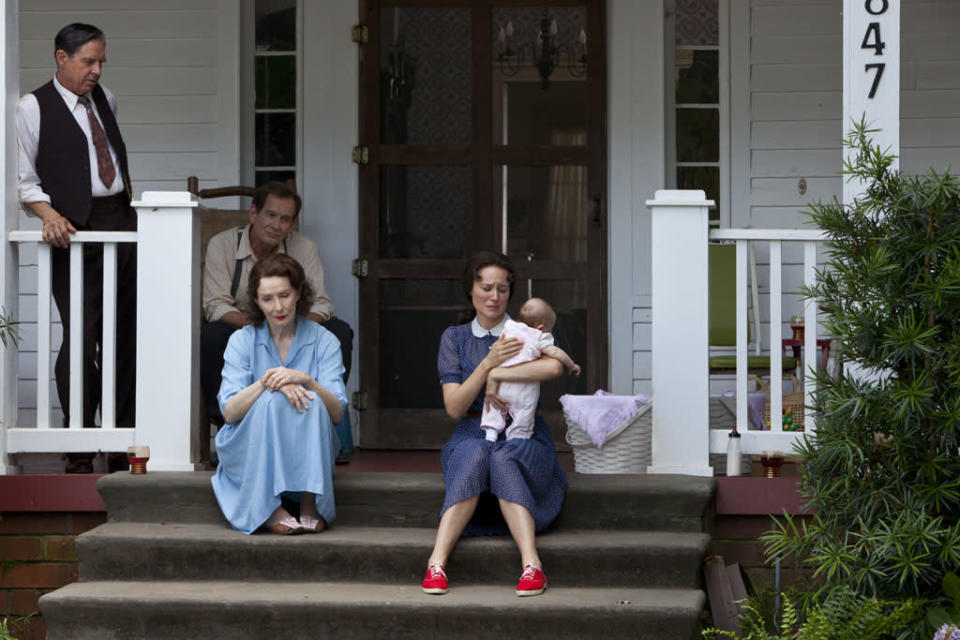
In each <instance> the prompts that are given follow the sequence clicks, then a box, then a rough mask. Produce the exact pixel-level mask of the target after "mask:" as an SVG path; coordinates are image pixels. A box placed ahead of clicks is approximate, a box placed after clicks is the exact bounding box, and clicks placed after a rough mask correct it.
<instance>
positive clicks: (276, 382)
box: [212, 254, 346, 535]
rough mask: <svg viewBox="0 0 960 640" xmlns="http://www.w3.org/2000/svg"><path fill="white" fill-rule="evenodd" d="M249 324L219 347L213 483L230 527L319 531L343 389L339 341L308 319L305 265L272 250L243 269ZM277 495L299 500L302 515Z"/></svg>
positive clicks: (329, 498)
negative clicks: (294, 513) (246, 277)
mask: <svg viewBox="0 0 960 640" xmlns="http://www.w3.org/2000/svg"><path fill="white" fill-rule="evenodd" d="M249 298H250V301H251V308H250V309H248V314H249V315H250V319H251V321H252V324H249V325H247V326H246V327H244V328H243V329H241V330H239V331H236V332H234V334H233V335H232V336H231V337H230V341H229V343H228V344H227V349H226V352H225V353H224V365H223V383H222V384H221V386H220V393H219V395H218V396H217V399H218V400H219V402H220V409H221V411H222V412H223V417H224V419H225V420H226V421H227V424H225V425H224V426H223V428H222V429H220V432H219V433H217V439H216V443H217V453H218V455H219V457H220V464H219V466H218V467H217V472H216V473H215V474H214V476H213V480H212V482H213V490H214V493H215V494H216V496H217V501H218V502H219V503H220V508H221V509H222V510H223V514H224V516H226V518H227V520H228V521H229V522H230V524H231V525H233V527H234V528H235V529H239V530H240V531H243V532H244V533H253V532H254V531H256V530H257V529H260V528H261V527H263V528H264V529H265V530H267V531H269V532H271V533H277V534H283V535H286V534H291V533H305V532H306V533H319V532H320V531H323V529H324V528H325V527H326V526H327V525H328V524H329V523H330V522H332V521H333V518H334V516H335V515H336V511H335V509H334V503H333V466H334V459H335V457H336V454H337V451H339V449H340V444H339V442H338V440H337V435H336V431H335V430H334V426H333V425H334V424H335V423H336V422H339V421H340V419H341V417H342V416H343V411H344V407H345V406H346V392H345V390H344V387H343V380H342V378H341V375H342V373H343V363H342V360H341V356H340V344H339V342H338V341H337V339H336V338H335V337H334V335H333V334H332V333H330V332H329V331H327V330H326V329H324V328H323V327H321V326H320V325H318V324H317V323H315V322H312V321H311V320H308V319H307V318H306V317H305V313H306V311H307V310H308V309H309V307H310V300H311V298H312V296H311V291H310V285H309V284H308V283H307V280H306V278H305V277H304V273H303V268H302V267H301V266H300V264H299V263H297V261H296V260H294V259H293V258H291V257H289V256H287V255H284V254H273V255H270V256H268V257H266V258H263V259H262V260H259V261H258V262H257V263H256V264H255V265H254V267H253V269H252V270H251V272H250V280H249ZM281 497H287V498H289V499H292V500H294V501H297V502H299V503H300V519H299V520H297V519H296V518H295V517H293V516H292V515H290V513H289V512H287V510H286V509H284V508H283V505H282V504H281V500H280V499H281Z"/></svg>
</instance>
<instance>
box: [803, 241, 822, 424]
mask: <svg viewBox="0 0 960 640" xmlns="http://www.w3.org/2000/svg"><path fill="white" fill-rule="evenodd" d="M816 277H817V245H816V243H815V242H804V243H803V282H804V284H806V285H807V286H808V287H812V286H813V285H814V284H815V283H816ZM817 307H818V304H817V299H816V298H808V299H807V303H806V308H805V309H804V312H803V324H804V331H803V362H804V378H805V384H804V385H803V389H804V395H803V404H804V405H805V406H808V407H809V406H810V405H811V404H813V392H814V390H815V389H816V386H817V383H816V380H815V379H814V374H815V373H816V371H817V362H818V360H819V359H818V358H817ZM803 427H804V430H805V431H813V412H811V411H805V412H804V419H803Z"/></svg>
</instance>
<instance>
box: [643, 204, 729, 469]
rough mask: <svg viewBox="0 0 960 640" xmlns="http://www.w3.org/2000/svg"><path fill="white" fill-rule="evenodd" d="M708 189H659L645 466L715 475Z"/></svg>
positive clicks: (655, 209)
mask: <svg viewBox="0 0 960 640" xmlns="http://www.w3.org/2000/svg"><path fill="white" fill-rule="evenodd" d="M712 205H713V201H712V200H706V199H705V197H704V192H703V191H695V190H684V191H679V190H660V191H657V193H656V197H655V198H654V199H653V200H647V206H648V207H650V208H651V210H652V225H651V234H652V238H653V240H654V241H653V242H652V243H651V247H652V248H651V252H650V253H651V257H652V260H653V264H652V276H653V278H652V288H651V290H652V301H653V332H652V337H653V340H652V342H653V359H652V365H653V439H652V462H653V464H651V465H650V466H649V467H647V473H682V474H685V475H695V476H712V475H713V469H712V468H711V467H710V459H709V453H710V438H709V435H710V432H709V427H710V425H709V420H710V416H709V393H710V389H709V353H708V350H709V344H708V342H709V338H708V315H709V309H708V304H709V299H708V289H707V275H708V272H707V270H708V260H707V233H708V209H707V208H708V207H710V206H712Z"/></svg>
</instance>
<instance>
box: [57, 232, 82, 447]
mask: <svg viewBox="0 0 960 640" xmlns="http://www.w3.org/2000/svg"><path fill="white" fill-rule="evenodd" d="M61 348H62V347H61ZM82 363H83V243H81V242H73V243H71V244H70V374H71V375H70V428H71V429H82V428H83V426H84V424H83V386H84V384H85V383H86V381H85V380H84V379H83V378H84V375H83V374H84V373H86V372H85V371H84V366H83V364H82ZM74 373H76V374H79V375H73V374H74Z"/></svg>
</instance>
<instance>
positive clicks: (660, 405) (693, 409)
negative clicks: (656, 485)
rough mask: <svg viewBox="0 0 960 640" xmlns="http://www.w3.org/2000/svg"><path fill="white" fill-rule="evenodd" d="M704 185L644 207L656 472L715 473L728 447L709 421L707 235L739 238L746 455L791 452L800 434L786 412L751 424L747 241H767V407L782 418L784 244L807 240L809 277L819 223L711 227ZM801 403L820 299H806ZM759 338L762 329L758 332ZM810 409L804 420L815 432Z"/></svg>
mask: <svg viewBox="0 0 960 640" xmlns="http://www.w3.org/2000/svg"><path fill="white" fill-rule="evenodd" d="M712 204H713V203H712V202H711V201H707V200H705V199H704V193H703V192H702V191H669V190H664V191H657V193H656V198H655V199H654V200H648V201H647V205H648V206H649V207H650V208H651V210H652V233H653V237H654V238H656V242H654V243H653V251H652V260H653V264H652V267H653V282H652V294H653V295H652V306H653V312H652V315H653V327H652V343H653V344H652V349H653V358H652V369H653V370H652V377H653V394H654V398H655V399H656V402H655V405H656V406H655V410H654V412H653V438H652V457H653V463H652V465H651V466H650V467H649V469H648V471H649V472H650V473H685V474H690V475H712V473H713V470H712V468H711V467H710V465H709V454H710V453H723V452H725V451H726V449H727V438H728V436H727V432H726V431H723V430H710V429H709V346H710V345H709V340H708V323H709V308H708V304H709V291H708V268H709V267H708V256H707V253H708V242H709V241H710V240H714V241H727V242H735V243H736V246H737V248H736V292H737V293H736V297H737V300H736V314H737V317H736V321H737V341H736V360H737V370H736V382H735V384H736V387H735V389H736V424H737V431H738V432H739V433H740V434H741V449H742V451H743V452H744V453H751V454H758V453H761V452H763V451H767V450H780V451H784V452H790V451H791V450H792V448H793V443H794V442H795V441H796V440H797V439H798V438H799V437H800V436H801V434H800V433H798V432H786V431H784V430H783V427H782V424H781V422H780V420H778V419H776V418H774V419H773V420H771V421H770V430H768V431H754V430H750V429H749V428H748V416H747V411H748V409H747V393H748V388H747V385H748V380H747V355H748V354H747V347H748V332H747V321H748V314H747V311H748V292H747V286H748V281H747V274H748V249H749V243H758V244H759V243H766V245H767V247H768V248H769V255H770V260H769V265H770V266H769V269H770V272H769V275H770V278H769V289H770V290H769V294H770V295H769V326H770V342H771V345H770V349H769V355H770V372H769V380H770V415H771V416H775V417H776V416H780V415H781V410H782V401H783V386H782V376H781V371H782V369H781V367H782V362H783V360H782V357H783V352H782V349H781V342H780V340H781V326H782V320H783V311H782V308H781V305H782V298H783V284H782V283H783V277H782V276H783V273H782V265H783V262H782V255H783V254H782V249H783V244H784V243H800V244H801V245H802V247H803V282H804V283H805V284H813V282H814V280H815V276H816V266H817V243H818V242H822V241H823V239H824V235H823V233H822V232H820V231H816V230H814V231H797V230H783V229H720V230H713V231H709V229H708V207H709V206H711V205H712ZM803 315H804V325H805V331H804V344H803V347H802V349H803V352H802V353H803V358H802V361H803V363H804V367H805V371H804V378H805V379H806V381H805V384H804V394H805V404H807V405H809V404H810V398H811V396H810V394H811V393H812V392H813V390H814V388H815V386H814V385H815V382H814V381H813V380H812V378H811V376H810V375H808V374H810V373H812V369H811V368H812V367H815V366H816V363H817V361H818V358H817V357H816V355H817V304H816V300H810V299H807V300H805V301H804V305H803ZM757 339H758V340H759V335H758V336H757ZM813 427H814V424H813V417H812V415H811V412H809V411H808V412H806V414H805V418H804V428H805V431H806V432H807V433H810V432H811V431H812V430H813Z"/></svg>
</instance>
